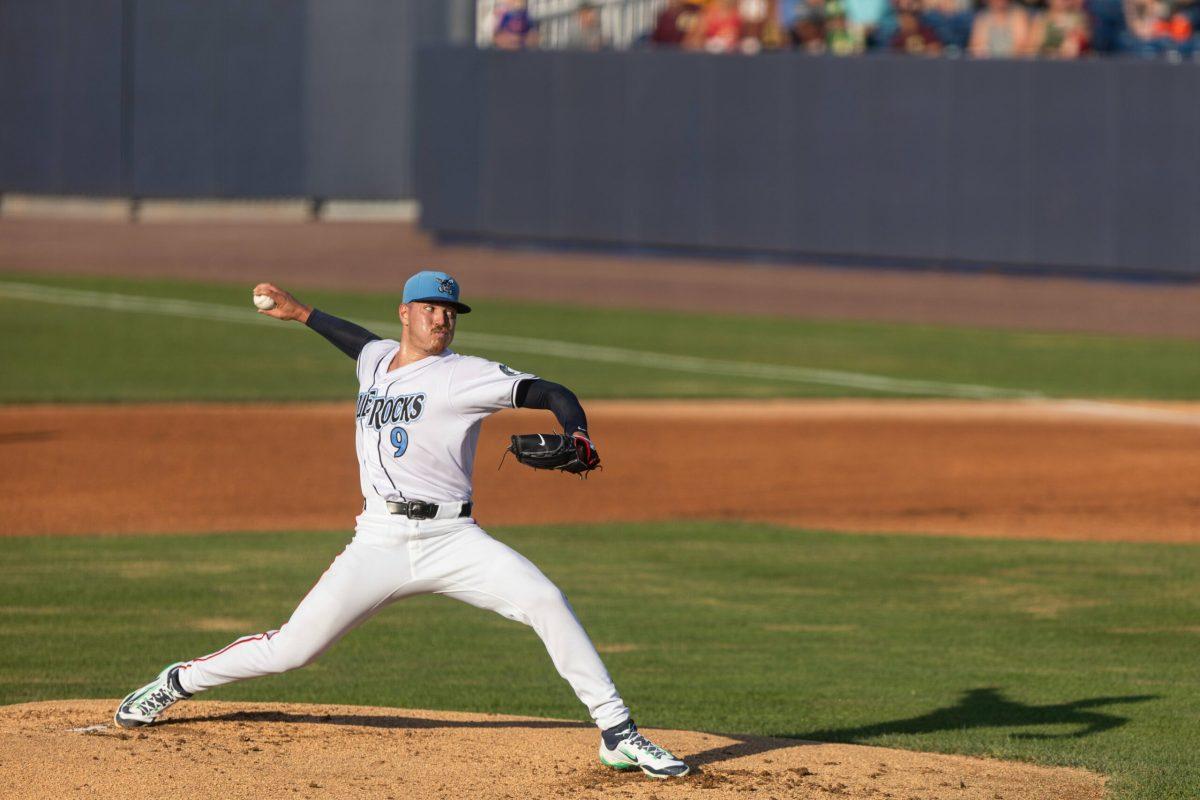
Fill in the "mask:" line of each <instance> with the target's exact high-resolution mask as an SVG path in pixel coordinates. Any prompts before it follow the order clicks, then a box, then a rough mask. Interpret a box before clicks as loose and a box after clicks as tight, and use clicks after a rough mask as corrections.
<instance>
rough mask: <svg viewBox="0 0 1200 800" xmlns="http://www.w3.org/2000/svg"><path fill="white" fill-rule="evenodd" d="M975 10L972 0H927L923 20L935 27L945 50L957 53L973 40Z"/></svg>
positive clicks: (934, 29) (952, 53)
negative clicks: (972, 23)
mask: <svg viewBox="0 0 1200 800" xmlns="http://www.w3.org/2000/svg"><path fill="white" fill-rule="evenodd" d="M974 19H975V12H974V9H973V8H972V4H971V0H926V3H925V9H924V14H922V21H923V22H924V23H925V24H926V25H928V26H929V27H930V28H933V31H934V33H935V34H936V35H937V37H938V41H940V42H941V43H942V48H943V49H944V50H945V52H947V53H949V54H951V55H955V54H958V53H962V52H964V51H965V50H966V49H967V44H968V42H970V41H971V22H972V21H973V20H974Z"/></svg>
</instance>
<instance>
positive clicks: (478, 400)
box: [115, 272, 688, 778]
mask: <svg viewBox="0 0 1200 800" xmlns="http://www.w3.org/2000/svg"><path fill="white" fill-rule="evenodd" d="M254 294H255V295H256V301H255V305H257V306H258V307H259V309H260V310H259V313H261V314H266V315H268V316H271V317H274V318H275V319H279V320H295V321H297V322H300V323H302V324H304V325H307V326H308V327H309V328H312V329H313V330H314V331H316V332H317V333H319V334H321V336H323V337H325V338H326V339H327V340H329V341H330V342H331V343H332V344H333V345H334V346H335V347H337V348H338V349H339V350H341V351H342V352H343V353H345V354H346V355H348V356H350V357H351V358H353V359H355V362H356V370H357V374H358V404H357V406H356V409H355V417H356V427H355V431H356V432H355V449H356V452H357V455H358V466H359V479H360V483H361V486H362V493H363V500H364V502H363V512H362V514H360V515H359V516H358V518H357V524H356V526H355V531H354V538H353V539H352V540H351V542H350V544H348V545H347V546H346V548H345V550H343V551H342V553H341V554H340V555H339V556H338V557H337V558H336V559H334V561H333V563H332V564H331V565H330V566H329V568H328V569H327V570H326V571H325V574H324V575H322V576H321V578H320V580H319V581H317V584H316V585H315V586H314V587H313V588H312V590H311V591H309V593H308V594H307V595H306V596H305V597H304V599H303V600H301V601H300V605H299V606H297V607H296V610H295V611H294V612H293V613H292V616H291V618H290V619H289V620H288V621H287V622H286V623H284V625H283V626H282V627H280V628H279V630H272V631H265V632H262V633H255V634H251V635H249V636H243V637H242V638H240V639H237V640H236V641H234V642H232V643H231V644H229V645H228V646H226V647H223V648H221V649H220V650H217V651H216V652H214V653H209V654H208V655H204V656H200V657H198V658H194V659H192V660H190V661H183V662H179V663H175V664H171V665H170V666H168V667H166V668H165V669H164V670H162V672H161V673H159V675H158V677H156V678H155V679H154V680H153V681H151V682H150V683H148V684H147V685H145V686H143V687H142V688H140V689H137V690H136V691H134V692H132V693H130V694H129V695H128V696H127V697H126V698H125V699H124V700H122V701H121V704H120V706H119V707H118V708H117V712H116V716H115V719H116V722H117V724H118V725H120V726H122V727H125V728H134V727H138V726H141V725H149V724H151V723H152V722H154V721H155V719H157V718H158V716H159V715H160V714H162V712H163V711H164V710H166V709H167V708H169V707H170V706H172V705H173V704H175V703H176V702H178V701H180V700H184V699H187V698H189V697H191V696H192V695H194V694H195V693H197V692H202V691H205V690H206V689H212V688H214V687H216V686H221V685H223V684H227V683H232V682H233V681H240V680H245V679H247V678H255V677H258V676H260V675H272V674H276V673H280V672H285V671H287V670H292V669H297V668H299V667H303V666H304V665H306V664H308V663H310V662H312V661H313V660H314V659H316V658H317V657H318V656H320V655H321V654H322V653H323V652H325V651H326V650H327V649H329V647H330V646H332V645H333V644H334V643H335V642H336V641H338V639H339V638H341V637H342V636H343V635H345V634H346V633H347V632H349V631H350V630H351V629H352V628H354V627H355V626H356V625H358V624H360V623H362V622H363V621H365V620H366V619H368V618H369V617H370V616H372V615H373V614H375V613H376V612H377V611H379V610H380V609H382V608H383V607H384V606H387V605H389V604H391V603H394V602H396V601H397V600H403V599H404V598H406V597H412V596H414V595H420V594H430V593H434V594H442V595H446V596H448V597H453V598H455V599H458V600H462V601H463V602H466V603H470V604H471V605H473V606H477V607H479V608H486V609H490V610H492V611H495V612H497V613H499V614H502V615H503V616H505V617H508V618H509V619H513V620H517V621H519V622H523V623H525V624H526V625H529V626H530V627H532V628H533V629H534V631H535V632H536V633H537V635H538V636H539V637H541V640H542V642H543V643H544V644H545V646H546V650H547V651H548V652H549V654H550V659H551V661H553V663H554V666H555V668H556V669H557V670H558V673H559V674H560V675H562V677H563V678H564V679H565V680H566V681H567V682H568V683H569V684H570V685H571V688H572V689H574V691H575V694H576V695H577V696H578V697H579V699H580V701H582V702H583V704H584V705H585V706H587V709H588V711H589V713H590V714H591V716H592V718H593V719H594V720H595V722H596V725H597V726H598V727H599V728H600V760H601V761H602V762H603V763H604V764H606V765H608V766H610V767H614V768H616V769H631V768H633V767H640V768H641V770H642V771H643V772H644V773H645V774H646V775H648V776H650V777H652V778H673V777H679V776H682V775H686V774H687V772H688V766H687V765H686V764H685V763H684V762H683V761H681V760H680V759H678V758H676V757H675V756H673V755H672V754H671V753H669V752H668V751H666V750H664V749H663V748H661V747H659V746H657V745H655V744H654V743H653V742H651V741H649V740H648V739H646V738H645V737H644V736H643V735H642V734H640V733H639V732H638V729H637V726H636V725H634V722H633V719H632V718H631V717H630V713H629V709H628V708H626V707H625V704H624V702H623V701H622V700H621V696H620V695H619V694H618V693H617V689H616V687H615V686H614V685H613V682H612V679H611V678H609V676H608V672H607V670H606V669H605V667H604V664H603V663H602V662H601V660H600V656H599V654H597V653H596V649H595V647H594V646H593V645H592V642H591V640H590V639H589V638H588V635H587V633H586V632H585V631H584V630H583V626H581V625H580V623H579V620H577V619H576V618H575V613H574V611H573V610H572V609H571V605H570V603H568V602H567V599H566V597H565V596H564V595H563V593H562V592H561V591H560V590H559V589H558V587H556V586H555V585H554V584H553V583H551V582H550V580H549V579H548V578H547V577H546V576H545V575H543V574H542V572H541V571H540V570H539V569H538V568H537V567H536V566H534V564H533V563H532V562H530V561H529V560H528V559H526V558H525V557H524V556H522V555H520V554H519V553H517V552H516V551H514V550H513V549H511V548H510V547H508V546H507V545H504V544H502V543H501V542H498V541H496V540H495V539H493V538H492V537H490V536H489V535H488V534H487V533H486V532H485V531H484V530H483V529H482V528H480V527H479V526H478V525H476V524H475V520H474V519H473V518H472V516H471V509H472V502H471V475H472V469H473V465H474V460H475V446H476V443H477V442H478V439H479V426H480V423H481V422H482V421H483V419H484V418H485V417H487V416H488V415H490V414H493V413H495V412H497V411H499V410H501V409H505V408H514V407H522V408H541V409H548V410H550V411H552V412H553V414H554V416H555V417H556V418H557V419H558V422H559V423H560V424H561V425H562V427H563V430H564V431H565V435H564V436H544V435H543V436H535V437H514V442H513V448H514V452H517V453H518V456H520V457H522V460H523V461H524V462H525V463H529V464H532V465H535V466H549V467H553V468H557V469H564V470H567V471H569V472H575V473H578V472H586V471H588V470H591V469H594V468H595V467H596V466H598V465H599V463H600V458H599V455H598V454H597V452H596V448H595V446H594V445H593V444H592V442H591V440H590V438H589V436H588V431H587V417H586V416H585V414H584V411H583V408H582V407H581V406H580V405H579V401H578V399H577V398H576V397H575V395H574V394H573V393H572V392H571V391H570V390H568V389H566V388H565V387H563V386H560V385H558V384H556V383H551V382H549V381H544V380H541V379H539V378H537V377H536V376H534V375H530V374H528V373H524V372H518V371H516V370H513V369H510V368H508V367H507V366H505V365H503V364H498V363H496V362H494V361H487V360H485V359H482V358H476V357H474V356H464V355H459V354H458V353H455V352H454V351H452V350H450V349H449V348H450V343H451V342H452V341H453V340H454V332H455V329H456V326H457V323H458V317H459V315H460V314H466V313H468V312H469V311H470V310H471V309H470V308H469V307H467V306H466V305H464V304H463V303H462V302H460V301H459V287H458V284H457V282H456V281H455V280H454V279H453V278H451V277H450V276H449V275H447V274H445V273H444V272H419V273H417V274H416V275H413V276H412V277H411V278H410V279H409V280H408V281H407V282H406V283H405V285H404V295H403V302H402V304H401V305H400V307H399V316H400V322H401V324H402V325H403V330H402V333H401V336H400V340H399V341H394V340H391V339H380V338H379V337H378V336H376V335H375V334H373V333H371V332H370V331H368V330H365V329H363V328H360V327H358V326H357V325H354V324H352V323H350V322H347V321H345V320H342V319H338V318H337V317H334V316H331V315H329V314H325V313H322V312H321V311H319V310H317V309H315V308H312V307H311V306H308V305H304V304H302V303H300V302H299V301H297V300H296V298H294V297H293V296H292V295H290V294H289V293H287V292H285V291H283V290H281V289H279V288H277V287H275V286H273V285H271V284H265V283H264V284H259V285H258V286H257V287H255V290H254ZM534 439H536V440H537V441H532V440H534ZM551 439H552V440H556V441H554V442H548V441H547V440H551ZM518 440H522V441H523V442H525V444H522V445H521V446H520V447H519V446H518V445H519V443H518ZM539 445H541V446H543V447H544V448H545V449H553V450H554V451H555V452H554V453H551V454H549V455H547V453H545V452H543V453H533V454H530V453H528V452H522V451H526V450H528V449H530V448H531V447H532V448H537V447H538V446H539Z"/></svg>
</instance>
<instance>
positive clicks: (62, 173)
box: [0, 0, 471, 199]
mask: <svg viewBox="0 0 1200 800" xmlns="http://www.w3.org/2000/svg"><path fill="white" fill-rule="evenodd" d="M463 5H464V3H463V0H453V1H451V2H448V1H447V0H354V2H352V3H348V2H344V0H255V1H254V2H244V0H89V2H87V3H81V2H78V0H4V1H3V2H0V192H22V193H34V194H71V195H99V196H106V195H107V196H132V197H227V198H250V197H336V198H359V199H394V198H411V197H412V195H413V186H412V184H413V180H412V163H413V159H412V154H411V149H412V122H411V107H412V94H413V87H414V62H415V53H416V49H417V46H418V45H419V44H421V43H430V42H444V41H447V40H449V39H450V38H451V37H452V35H458V36H462V37H466V38H469V37H470V35H471V32H470V31H469V30H462V31H455V30H454V28H455V24H456V22H459V21H460V20H459V17H462V16H463V13H462V12H463V10H462V8H461V6H463ZM468 5H469V4H468ZM470 12H471V9H470V8H467V12H466V20H467V22H468V23H469V21H470Z"/></svg>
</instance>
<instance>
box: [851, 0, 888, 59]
mask: <svg viewBox="0 0 1200 800" xmlns="http://www.w3.org/2000/svg"><path fill="white" fill-rule="evenodd" d="M841 3H842V8H843V9H844V10H845V12H846V23H847V29H848V30H849V31H850V33H851V35H852V37H853V38H854V40H855V41H857V42H858V43H859V48H860V49H861V48H862V47H863V46H865V45H867V44H872V45H886V44H887V43H888V41H889V40H890V39H891V35H892V33H893V32H894V31H895V27H896V18H895V16H894V15H893V14H892V7H891V4H890V3H889V2H888V0H841Z"/></svg>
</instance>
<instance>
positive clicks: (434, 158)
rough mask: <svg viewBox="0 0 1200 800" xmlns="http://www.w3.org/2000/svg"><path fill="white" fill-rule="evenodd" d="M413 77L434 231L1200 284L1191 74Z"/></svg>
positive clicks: (710, 63)
mask: <svg viewBox="0 0 1200 800" xmlns="http://www.w3.org/2000/svg"><path fill="white" fill-rule="evenodd" d="M451 65H453V69H449V67H450V66H451ZM419 74H420V81H421V95H422V96H423V97H426V98H431V99H429V100H428V101H427V104H428V105H429V107H430V108H431V109H433V108H436V109H437V113H428V114H426V113H422V114H420V115H419V117H418V138H419V141H421V142H427V143H437V144H436V145H435V146H430V147H429V148H428V149H427V150H424V151H423V152H422V154H421V162H420V163H421V175H422V180H421V181H420V183H419V185H418V198H419V199H420V200H421V202H422V208H423V213H422V224H423V225H424V226H425V227H427V228H429V229H431V230H434V231H438V232H444V233H451V234H465V235H471V236H484V237H495V238H520V239H533V240H538V239H540V240H559V241H590V242H597V243H606V244H613V245H618V246H634V247H640V246H647V245H648V246H661V247H687V248H698V249H709V250H722V251H729V250H733V251H749V252H759V253H764V252H766V253H779V254H792V255H795V256H806V255H828V256H834V257H847V258H858V259H865V260H884V261H890V260H900V261H903V262H914V263H922V264H947V263H949V264H968V263H979V264H999V265H1004V266H1030V267H1038V268H1053V269H1082V270H1099V271H1121V272H1137V271H1149V272H1161V273H1176V274H1192V275H1200V224H1198V222H1200V159H1196V158H1195V155H1194V154H1195V152H1196V150H1197V143H1200V65H1196V64H1182V65H1171V64H1166V63H1138V62H1126V61H1112V60H1110V61H1095V60H1093V61H1082V62H1075V63H1055V62H1024V61H1022V62H973V61H963V60H925V59H910V58H900V57H869V58H852V59H838V58H809V57H804V56H795V55H779V54H776V55H771V56H769V57H768V56H764V57H759V58H720V57H709V56H703V55H693V54H685V53H672V52H635V53H628V54H611V53H608V54H605V53H601V54H590V53H506V52H497V51H478V50H473V49H469V48H463V49H452V48H440V49H437V50H434V51H429V52H426V53H424V54H423V55H422V61H421V69H420V70H419ZM467 83H473V84H474V85H476V86H478V87H480V90H479V91H481V92H482V96H481V97H476V96H474V95H473V94H471V93H469V92H464V91H463V90H462V87H463V86H464V85H465V84H467ZM459 98H461V103H459V105H458V106H456V105H455V103H456V101H457V100H458V99H459ZM468 104H472V105H476V106H477V110H476V108H467V107H465V106H466V105H468ZM450 142H453V143H454V145H453V146H450V145H449V143H450Z"/></svg>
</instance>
